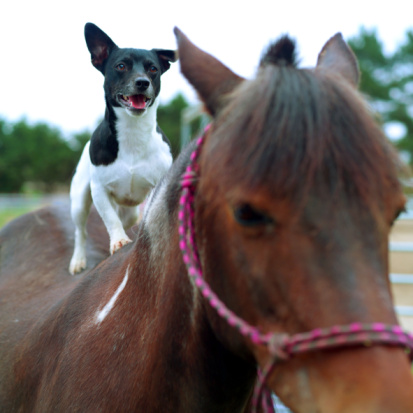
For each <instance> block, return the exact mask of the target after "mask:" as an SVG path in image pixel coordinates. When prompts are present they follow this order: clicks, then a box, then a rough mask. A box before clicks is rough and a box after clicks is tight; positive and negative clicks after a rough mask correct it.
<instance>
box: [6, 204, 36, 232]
mask: <svg viewBox="0 0 413 413" xmlns="http://www.w3.org/2000/svg"><path fill="white" fill-rule="evenodd" d="M31 210H32V208H28V207H19V208H6V209H0V228H2V227H3V226H4V225H6V224H7V223H8V222H10V221H11V220H13V219H14V218H17V217H19V216H20V215H23V214H25V213H26V212H30V211H31Z"/></svg>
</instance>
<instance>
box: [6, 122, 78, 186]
mask: <svg viewBox="0 0 413 413" xmlns="http://www.w3.org/2000/svg"><path fill="white" fill-rule="evenodd" d="M85 138H86V136H85V134H83V135H82V134H79V135H78V136H75V138H74V139H76V140H77V141H79V143H80V141H81V140H82V141H83V140H84V139H85ZM72 146H73V144H72ZM74 146H75V148H73V149H72V148H71V145H70V141H68V140H65V139H64V138H63V137H62V134H61V132H60V131H59V130H58V129H56V128H52V127H50V126H48V125H47V124H44V123H37V124H35V125H33V126H30V125H29V124H28V123H27V122H26V120H24V119H23V120H20V121H18V122H17V123H15V124H11V123H8V122H6V121H5V120H1V119H0V182H1V183H0V192H20V191H21V190H22V188H23V185H24V184H25V183H26V182H36V183H40V182H41V183H42V184H43V186H44V189H45V190H46V191H52V190H53V189H54V188H55V187H56V185H57V184H65V185H68V184H69V183H70V181H71V178H72V175H73V172H74V170H75V168H76V164H77V162H78V160H79V157H80V153H81V151H82V149H83V147H80V145H74Z"/></svg>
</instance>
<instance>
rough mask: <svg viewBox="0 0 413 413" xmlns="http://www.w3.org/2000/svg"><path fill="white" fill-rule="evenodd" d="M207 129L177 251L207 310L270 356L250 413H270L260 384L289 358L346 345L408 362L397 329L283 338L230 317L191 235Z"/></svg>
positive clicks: (403, 336) (410, 346)
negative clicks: (395, 354) (391, 353)
mask: <svg viewBox="0 0 413 413" xmlns="http://www.w3.org/2000/svg"><path fill="white" fill-rule="evenodd" d="M209 126H210V125H208V126H207V127H206V128H205V132H204V134H203V135H202V136H201V137H200V138H198V139H197V141H196V148H195V150H194V151H193V152H192V154H191V157H190V163H189V165H188V167H187V168H186V171H185V172H184V174H183V176H182V182H181V185H182V195H181V198H180V202H179V213H178V219H179V237H180V239H179V247H180V249H181V251H182V255H183V260H184V263H185V265H186V267H187V269H188V274H189V275H190V276H191V277H192V278H193V279H194V282H195V285H196V286H197V287H198V289H199V290H200V291H201V293H202V295H203V296H204V297H205V298H206V299H207V300H208V302H209V304H210V305H211V307H212V308H214V309H215V310H216V312H217V313H218V314H219V315H220V316H221V317H222V318H223V319H225V320H226V322H227V323H228V324H229V325H230V326H231V327H234V328H236V329H237V330H238V331H239V332H240V333H241V334H242V335H243V336H244V337H247V338H249V339H250V340H251V341H252V342H253V343H254V344H255V345H262V346H265V347H267V350H268V352H269V353H270V354H271V356H272V357H273V359H272V361H271V362H270V363H269V364H268V365H267V366H266V367H265V368H264V369H263V370H261V369H258V372H257V374H258V380H257V383H256V385H255V388H254V393H253V398H252V413H257V412H258V408H259V405H261V407H262V410H263V412H264V413H275V410H274V406H273V403H272V399H271V390H270V389H269V388H268V387H267V385H266V380H267V378H268V377H269V375H270V374H271V372H272V370H273V369H274V367H275V365H276V363H278V362H279V361H281V360H288V359H290V358H291V357H292V356H294V355H296V354H301V353H308V352H310V351H314V350H323V349H332V348H342V347H350V346H356V345H357V346H370V345H374V344H380V345H386V346H399V347H403V348H404V349H405V350H406V352H407V353H408V354H409V357H410V359H411V360H412V359H413V335H412V334H410V333H407V332H404V331H403V330H402V329H401V327H400V326H398V325H386V324H382V323H371V324H364V323H352V324H349V325H342V326H333V327H331V328H326V329H321V328H317V329H315V330H312V331H310V332H307V333H299V334H295V335H288V334H284V333H265V334H263V333H261V332H260V331H259V329H258V328H257V327H254V326H251V325H250V324H248V323H247V322H246V321H245V320H243V319H241V318H240V317H238V316H237V315H236V314H235V313H234V312H232V311H231V310H230V309H229V308H228V307H227V306H226V305H225V304H224V303H223V302H222V301H221V300H220V299H219V297H218V296H217V295H216V294H215V293H214V292H213V291H212V290H211V288H210V286H209V285H208V283H207V282H206V281H205V279H204V278H203V275H202V268H201V263H200V259H199V255H198V250H197V245H196V242H195V230H194V207H193V204H194V197H195V191H196V183H197V180H198V176H199V165H198V162H197V161H198V158H199V154H200V152H201V148H202V144H203V142H204V139H205V135H206V132H207V131H208V130H209Z"/></svg>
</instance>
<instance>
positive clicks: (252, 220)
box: [234, 204, 273, 227]
mask: <svg viewBox="0 0 413 413" xmlns="http://www.w3.org/2000/svg"><path fill="white" fill-rule="evenodd" d="M234 217H235V219H236V221H237V222H238V223H239V224H241V225H243V226H246V227H253V226H258V225H266V224H270V223H272V222H273V220H272V219H271V218H270V217H269V216H268V215H265V214H264V213H262V212H260V211H257V210H256V209H255V208H253V207H252V206H251V205H249V204H242V205H239V206H237V207H236V208H234Z"/></svg>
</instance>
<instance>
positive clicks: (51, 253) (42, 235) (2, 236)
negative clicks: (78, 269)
mask: <svg viewBox="0 0 413 413" xmlns="http://www.w3.org/2000/svg"><path fill="white" fill-rule="evenodd" d="M88 234H89V238H90V240H88V241H89V242H88V245H89V250H88V257H90V265H91V266H95V265H96V264H97V263H98V262H100V261H101V260H103V259H104V258H105V257H107V255H108V237H107V235H106V231H105V229H104V227H103V225H102V224H101V221H100V218H99V217H98V216H97V214H96V213H95V212H93V213H91V216H90V217H89V222H88ZM72 252H73V227H72V222H71V219H70V212H69V205H68V203H59V204H56V205H53V206H49V207H45V208H42V209H39V210H37V211H34V212H31V213H29V214H26V215H23V216H22V217H19V218H18V219H16V220H14V221H12V222H10V223H9V224H7V225H6V226H5V227H4V228H3V229H2V230H1V231H0V334H2V333H1V332H2V331H4V330H7V329H8V328H7V327H10V323H14V324H16V325H18V324H19V323H24V322H25V321H26V322H29V323H30V320H36V319H37V318H38V317H41V314H42V313H44V312H45V311H47V310H48V309H49V308H50V307H52V306H53V305H54V304H56V303H57V302H58V301H59V300H61V299H62V298H63V297H64V296H65V295H66V294H67V293H68V292H70V291H71V290H72V289H73V288H74V287H75V286H76V285H77V284H78V283H79V281H80V280H82V279H83V278H84V275H85V274H86V273H87V271H85V272H84V273H82V274H81V275H79V276H76V277H73V276H71V275H70V273H69V271H68V266H69V261H70V257H71V254H72ZM23 330H24V329H23Z"/></svg>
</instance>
